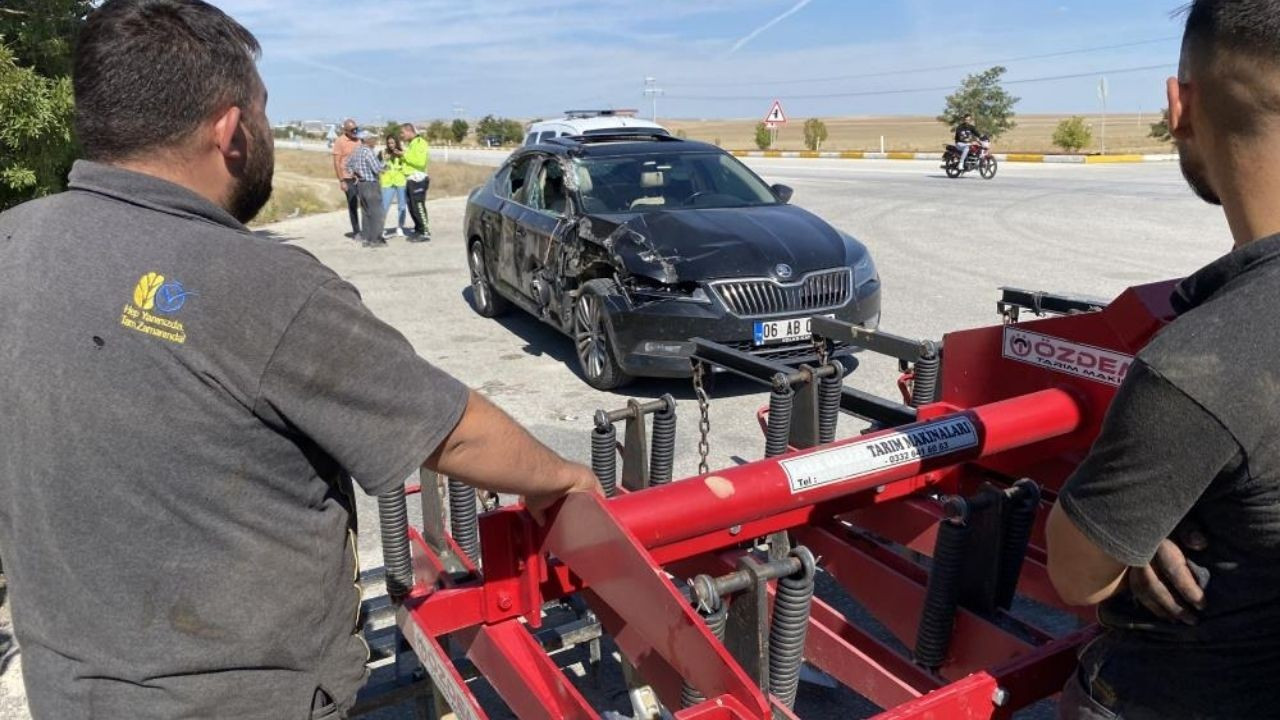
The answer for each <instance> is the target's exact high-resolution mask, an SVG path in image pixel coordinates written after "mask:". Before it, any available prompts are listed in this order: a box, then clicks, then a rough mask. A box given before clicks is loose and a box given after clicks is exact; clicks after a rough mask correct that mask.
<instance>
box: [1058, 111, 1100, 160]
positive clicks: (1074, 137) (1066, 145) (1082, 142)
mask: <svg viewBox="0 0 1280 720" xmlns="http://www.w3.org/2000/svg"><path fill="white" fill-rule="evenodd" d="M1091 142H1093V131H1092V130H1090V129H1089V124H1088V123H1086V122H1085V121H1084V118H1082V117H1080V116H1079V115H1073V116H1071V117H1069V118H1067V119H1066V120H1063V121H1062V122H1060V123H1058V129H1057V130H1054V131H1053V144H1054V145H1057V146H1058V147H1060V148H1062V149H1063V150H1066V151H1067V152H1075V151H1077V150H1079V149H1080V148H1083V147H1087V146H1088V145H1089V143H1091Z"/></svg>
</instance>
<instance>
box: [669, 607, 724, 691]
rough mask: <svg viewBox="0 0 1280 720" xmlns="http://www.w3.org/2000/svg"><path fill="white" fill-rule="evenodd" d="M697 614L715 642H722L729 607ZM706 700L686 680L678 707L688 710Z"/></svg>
mask: <svg viewBox="0 0 1280 720" xmlns="http://www.w3.org/2000/svg"><path fill="white" fill-rule="evenodd" d="M699 614H700V615H701V616H702V621H703V622H705V623H706V624H707V627H708V628H710V629H711V634H712V635H715V636H716V639H717V640H724V628H725V626H726V625H728V624H729V606H728V605H725V604H724V603H719V604H718V605H717V606H716V608H715V609H714V610H712V611H711V612H709V613H704V612H702V611H701V610H699ZM706 699H707V698H706V696H704V695H703V694H702V693H700V692H698V690H697V689H696V688H694V687H693V686H692V685H690V684H689V681H688V680H685V681H684V684H683V685H681V686H680V707H682V708H690V707H693V706H694V705H697V704H698V703H700V702H704V701H705V700H706Z"/></svg>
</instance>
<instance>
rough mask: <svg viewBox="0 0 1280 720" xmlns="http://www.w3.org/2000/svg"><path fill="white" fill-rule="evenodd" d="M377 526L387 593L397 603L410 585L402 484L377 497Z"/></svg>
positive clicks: (406, 519)
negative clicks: (380, 534)
mask: <svg viewBox="0 0 1280 720" xmlns="http://www.w3.org/2000/svg"><path fill="white" fill-rule="evenodd" d="M378 525H379V526H380V527H381V529H382V565H383V567H384V568H386V576H385V582H386V585H387V596H388V597H390V598H391V602H394V603H398V602H400V601H401V600H402V599H404V596H405V595H408V594H409V590H410V588H412V587H413V561H412V560H411V559H410V557H409V509H408V507H407V506H406V504H405V500H404V485H399V486H397V487H395V488H393V489H391V490H388V491H386V492H384V493H382V494H381V495H379V496H378Z"/></svg>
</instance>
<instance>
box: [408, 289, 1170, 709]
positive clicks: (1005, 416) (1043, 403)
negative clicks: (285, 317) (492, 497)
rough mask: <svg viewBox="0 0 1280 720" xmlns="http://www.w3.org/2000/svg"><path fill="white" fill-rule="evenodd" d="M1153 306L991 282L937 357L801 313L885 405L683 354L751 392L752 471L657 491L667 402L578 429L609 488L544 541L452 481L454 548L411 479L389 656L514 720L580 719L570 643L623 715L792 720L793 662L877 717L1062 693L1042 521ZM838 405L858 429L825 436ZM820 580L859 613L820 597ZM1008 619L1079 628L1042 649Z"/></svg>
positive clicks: (839, 374) (803, 376)
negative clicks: (564, 616)
mask: <svg viewBox="0 0 1280 720" xmlns="http://www.w3.org/2000/svg"><path fill="white" fill-rule="evenodd" d="M1171 288H1172V284H1171V283H1160V284H1154V285H1147V286H1142V287H1136V288H1132V289H1130V290H1128V291H1126V292H1125V293H1123V294H1122V295H1120V296H1119V297H1118V298H1117V299H1116V300H1115V301H1113V302H1111V303H1109V304H1107V303H1100V304H1099V303H1090V302H1087V301H1082V300H1076V299H1072V298H1066V297H1060V296H1053V295H1045V294H1039V293H1027V292H1023V291H1016V290H1005V291H1004V297H1003V300H1002V301H1001V303H1000V304H999V309H1000V311H1001V312H1002V314H1003V315H1004V319H1005V322H1004V323H1003V324H1001V325H996V326H993V327H987V328H980V329H975V330H966V331H960V332H954V333H950V334H948V335H947V336H946V337H945V338H944V339H943V341H942V342H941V343H940V344H934V343H932V342H918V341H910V340H906V339H903V338H897V337H894V336H892V335H889V334H887V333H882V332H874V331H868V330H864V329H862V328H858V327H853V326H849V325H845V324H842V323H839V322H836V321H834V320H830V319H826V318H820V317H815V318H814V319H813V322H812V325H813V332H814V335H815V342H818V343H819V344H820V347H821V348H823V349H832V348H837V347H845V346H857V347H861V348H864V349H865V351H867V352H875V353H883V354H889V355H892V356H894V357H897V358H899V360H900V362H901V365H902V368H903V370H904V379H903V395H904V398H903V400H904V402H902V403H899V402H897V401H890V400H886V399H883V398H878V397H874V396H871V395H868V394H866V393H863V392H861V391H859V390H857V389H855V388H852V387H848V386H846V385H844V383H843V377H844V374H845V371H846V370H847V367H845V368H842V367H839V366H837V365H836V364H835V363H836V362H839V361H834V360H833V361H829V362H827V363H826V364H823V365H819V366H818V367H802V368H800V369H799V370H796V369H794V368H791V367H788V366H785V365H781V364H774V363H771V362H769V361H767V360H764V359H761V358H760V357H757V356H755V355H750V354H746V353H742V352H738V351H735V350H732V349H730V348H725V347H722V346H716V345H714V344H711V343H705V342H697V343H696V345H697V352H696V356H695V362H697V363H699V364H701V365H702V366H703V367H704V368H707V367H714V368H716V369H718V370H721V371H729V372H733V373H737V374H739V375H743V376H746V377H750V378H753V379H755V380H758V381H761V382H764V383H767V384H768V385H769V386H770V388H771V389H770V402H769V410H768V411H766V412H762V413H761V422H762V425H763V426H764V428H765V433H766V453H765V454H766V458H765V459H763V460H759V461H756V462H750V463H746V464H742V465H738V466H735V467H730V468H726V469H720V470H713V471H710V472H703V473H702V474H699V475H697V476H694V477H690V478H686V479H683V480H679V481H676V482H671V467H672V463H671V458H672V453H673V445H674V437H675V415H674V402H673V401H671V400H670V399H669V398H664V399H662V400H659V401H655V402H650V403H637V402H632V403H631V404H629V405H628V407H627V408H625V409H623V410H619V411H615V412H612V413H606V412H602V413H599V414H598V415H597V416H596V419H595V420H596V427H595V429H594V430H593V458H592V459H593V467H594V469H595V470H596V473H597V475H598V476H599V477H600V478H601V482H602V484H603V485H604V487H605V488H606V490H607V491H608V495H609V496H608V497H594V496H590V495H575V496H571V497H569V498H568V499H566V501H565V502H564V503H563V504H562V505H561V506H560V507H559V508H558V510H557V511H556V512H554V513H553V514H552V516H551V517H550V518H549V520H548V522H547V524H546V525H545V526H541V527H540V526H538V525H536V524H535V523H534V522H533V521H532V520H531V518H530V517H529V515H528V514H526V513H525V512H523V510H522V509H520V508H519V507H509V508H501V509H497V510H493V511H491V512H486V513H484V514H483V515H481V516H480V517H479V518H478V521H476V520H474V517H475V498H474V494H473V493H471V492H470V491H469V490H467V489H466V488H465V487H463V486H461V485H459V484H457V483H451V484H450V485H449V492H450V495H451V497H450V500H451V502H450V503H449V504H450V505H451V506H452V507H453V508H454V512H453V517H452V522H451V525H452V533H448V532H446V531H445V524H444V523H443V521H442V520H441V518H443V517H444V513H443V508H442V507H441V506H442V505H443V504H444V503H443V502H442V501H441V499H440V495H439V493H437V492H433V491H432V490H434V488H433V487H431V486H430V485H428V486H427V490H428V491H427V492H423V493H422V494H421V497H422V502H423V507H424V510H423V516H424V518H426V520H425V521H424V526H423V527H421V528H418V527H410V528H408V529H407V532H400V529H401V528H404V527H405V524H404V522H403V518H404V507H405V501H404V497H403V495H399V496H390V497H386V498H383V515H384V552H385V553H386V559H387V573H388V587H389V591H390V595H391V597H392V599H393V601H394V602H395V603H397V623H398V625H399V628H400V630H401V632H402V633H403V638H404V640H405V641H407V645H408V647H411V648H412V651H413V654H414V655H416V656H417V659H418V660H419V661H420V662H421V664H422V666H423V668H425V670H426V672H427V674H429V676H430V679H431V681H432V683H433V684H434V687H435V690H436V693H437V696H438V697H440V698H442V699H443V700H444V702H446V703H447V704H448V705H449V706H450V707H451V708H452V711H453V712H454V713H455V714H456V715H457V716H458V717H460V718H484V717H487V715H486V713H485V711H484V710H483V709H482V707H481V703H480V702H479V701H478V700H477V699H476V695H475V694H474V693H473V689H472V685H471V684H469V682H468V679H470V678H475V677H480V676H482V677H483V678H484V679H485V680H487V683H488V685H490V686H492V688H493V690H494V691H496V694H497V695H498V696H499V697H500V698H501V700H502V701H503V703H505V705H506V706H507V707H508V708H509V709H510V710H511V711H512V712H513V713H514V714H515V715H516V716H517V717H520V718H548V719H550V718H594V717H598V716H599V711H597V710H596V709H593V708H592V707H591V706H590V705H589V704H588V702H587V701H586V700H585V699H584V696H583V693H582V692H580V690H579V689H578V687H577V686H575V685H574V684H573V683H572V682H570V680H569V679H568V678H567V677H566V675H565V674H564V672H562V670H561V668H560V666H559V664H558V663H557V662H556V659H555V658H554V657H553V656H552V655H551V654H549V652H550V650H549V649H555V648H559V647H563V646H565V645H570V644H574V643H585V644H590V645H591V648H592V653H591V660H592V661H596V660H597V659H598V658H599V657H600V652H599V648H600V642H601V637H600V636H601V635H603V636H607V638H608V639H609V640H610V641H611V642H612V643H613V645H615V646H616V648H617V650H618V652H619V653H620V655H621V657H622V659H623V660H622V662H623V664H624V666H625V668H626V672H625V677H626V679H627V683H628V685H629V689H630V690H631V697H632V700H633V707H634V712H635V714H636V716H645V717H667V716H674V717H675V718H686V719H688V720H694V719H695V718H761V719H763V718H773V717H793V714H792V712H793V711H792V708H793V707H794V701H795V698H796V695H797V692H798V687H799V683H798V680H799V677H800V675H801V670H802V662H803V663H807V664H808V666H810V668H813V669H816V670H818V671H821V673H824V674H825V675H826V676H828V677H829V678H830V679H834V680H835V681H836V682H838V683H840V684H843V685H845V686H847V687H848V688H849V689H851V690H853V691H854V692H856V693H857V694H858V695H861V696H863V697H865V698H866V699H868V700H869V701H871V702H872V703H874V704H875V705H876V706H879V707H880V708H884V711H883V713H882V714H880V715H876V716H875V717H878V718H895V719H906V718H972V719H980V718H995V717H1009V716H1011V715H1012V713H1013V712H1015V711H1017V710H1019V709H1020V708H1024V707H1026V706H1028V705H1030V704H1032V703H1035V702H1037V701H1039V700H1041V699H1043V698H1046V697H1050V696H1052V695H1053V694H1055V693H1056V692H1058V690H1059V689H1060V688H1061V687H1062V685H1063V683H1064V682H1065V681H1066V679H1067V678H1068V677H1069V676H1070V674H1071V673H1072V672H1073V670H1074V667H1075V661H1076V651H1077V649H1078V647H1079V646H1080V644H1081V643H1082V642H1083V641H1085V640H1087V639H1088V638H1089V637H1090V635H1091V634H1092V632H1093V630H1092V629H1091V628H1089V627H1086V626H1085V623H1084V621H1083V620H1084V619H1087V618H1088V615H1087V614H1085V615H1080V614H1079V613H1078V611H1074V610H1072V609H1069V608H1065V607H1063V606H1061V605H1060V603H1059V601H1058V600H1057V598H1056V596H1055V594H1054V591H1053V589H1052V587H1051V586H1050V584H1049V580H1048V577H1047V574H1046V570H1045V564H1044V563H1045V550H1044V536H1043V520H1044V517H1045V514H1046V512H1047V510H1048V508H1049V507H1050V506H1051V505H1052V503H1053V501H1054V499H1055V497H1056V491H1057V490H1058V489H1059V488H1060V487H1061V485H1062V483H1063V482H1064V480H1065V479H1066V478H1067V476H1068V475H1069V474H1070V473H1071V471H1072V470H1073V468H1075V467H1076V466H1077V465H1078V464H1079V462H1080V460H1081V459H1082V458H1083V456H1084V455H1085V453H1086V452H1087V451H1088V449H1089V447H1090V444H1091V443H1092V441H1093V438H1094V437H1095V436H1096V434H1097V432H1098V429H1099V426H1100V424H1101V422H1102V418H1103V415H1104V413H1105V411H1106V409H1107V406H1108V404H1109V403H1110V401H1111V399H1112V397H1113V395H1114V393H1115V391H1116V388H1117V386H1118V385H1119V383H1120V380H1121V379H1122V378H1123V377H1124V374H1125V372H1126V370H1127V369H1128V364H1129V363H1130V362H1131V360H1132V357H1133V355H1134V354H1135V353H1136V352H1137V351H1138V350H1139V349H1140V348H1142V347H1143V346H1144V345H1145V344H1146V343H1147V341H1148V339H1149V338H1150V337H1151V336H1152V335H1153V334H1154V333H1155V332H1156V331H1158V330H1159V329H1160V328H1161V327H1162V326H1163V324H1164V323H1166V322H1167V321H1168V320H1169V319H1170V318H1171V316H1172V312H1171V309H1170V307H1169V301H1168V298H1169V294H1170V291H1171ZM1028 311H1030V312H1032V313H1034V314H1035V315H1036V317H1035V318H1033V319H1030V320H1028V321H1025V322H1019V319H1020V318H1019V315H1020V314H1023V315H1025V314H1027V313H1028ZM823 356H824V357H825V353H823ZM844 362H845V363H846V364H848V363H849V362H850V359H849V358H846V359H844ZM702 375H703V369H699V370H698V372H697V373H696V376H697V377H699V378H700V377H702ZM700 394H701V393H700ZM704 411H705V406H704ZM841 411H843V412H845V413H847V414H852V415H856V416H859V417H861V418H863V419H865V420H866V421H868V422H869V423H870V429H868V430H867V431H866V432H864V433H862V434H860V435H857V436H855V437H849V438H844V439H836V438H835V431H836V416H837V414H838V413H839V412H841ZM649 415H652V416H653V418H652V420H651V425H652V442H651V443H650V442H649V441H648V438H647V437H646V434H647V433H646V427H647V426H646V420H647V418H648V416H649ZM704 417H705V416H704ZM622 421H625V422H626V425H627V427H626V430H625V433H624V437H623V442H622V443H620V444H619V443H618V442H617V438H616V432H615V430H614V424H615V423H618V422H622ZM704 439H705V435H704ZM619 448H620V449H621V458H622V468H621V482H618V478H617V475H618V468H617V460H618V450H619ZM387 518H390V522H387V520H386V519H387ZM397 518H399V520H397ZM815 576H821V582H820V585H821V586H822V587H823V588H827V589H832V588H834V592H836V593H840V594H842V595H843V596H844V597H845V598H847V599H850V600H851V601H852V603H846V604H850V605H856V606H857V607H858V608H859V611H858V613H857V616H856V617H852V616H851V615H850V614H848V613H846V612H844V611H842V610H840V609H837V607H835V606H833V604H829V603H828V602H827V601H825V600H824V598H827V596H828V595H830V594H831V593H830V592H827V591H826V590H820V591H819V592H818V593H817V595H818V596H817V597H815V592H814V586H815ZM566 601H567V602H569V603H570V604H571V605H573V604H576V607H577V608H578V609H579V611H580V612H579V613H578V614H577V615H576V616H575V617H576V618H577V621H576V622H575V623H571V624H570V625H568V626H560V627H556V628H553V627H550V626H549V625H548V623H549V622H550V621H549V620H548V618H549V617H550V616H549V615H548V614H547V612H546V611H545V608H548V607H550V605H551V604H555V603H563V602H566ZM1028 601H1030V602H1028ZM1015 606H1029V607H1036V608H1041V609H1042V612H1039V613H1035V612H1033V613H1027V612H1017V613H1014V612H1011V608H1012V609H1017V607H1015ZM1028 614H1030V615H1033V616H1036V617H1040V616H1043V615H1045V614H1052V615H1055V616H1057V617H1058V618H1060V619H1061V618H1071V616H1072V615H1075V616H1079V617H1081V618H1082V621H1081V622H1079V623H1078V624H1075V625H1074V626H1075V627H1080V628H1081V629H1079V630H1075V631H1070V632H1068V633H1066V634H1058V635H1054V634H1051V633H1050V631H1049V630H1048V629H1046V628H1045V627H1042V626H1040V624H1039V623H1037V621H1036V619H1035V617H1032V618H1031V619H1028ZM868 618H871V619H873V620H872V621H870V622H868ZM805 672H810V671H809V670H806V671H805ZM799 692H803V690H800V691H799Z"/></svg>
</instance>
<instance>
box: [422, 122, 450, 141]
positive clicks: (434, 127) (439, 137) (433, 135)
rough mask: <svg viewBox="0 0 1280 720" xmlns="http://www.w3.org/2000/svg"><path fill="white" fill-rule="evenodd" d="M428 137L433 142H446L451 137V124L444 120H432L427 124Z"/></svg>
mask: <svg viewBox="0 0 1280 720" xmlns="http://www.w3.org/2000/svg"><path fill="white" fill-rule="evenodd" d="M427 139H428V140H430V141H431V142H444V141H446V140H448V139H449V126H448V125H445V124H444V121H443V120H432V121H431V124H430V125H428V126H427Z"/></svg>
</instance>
